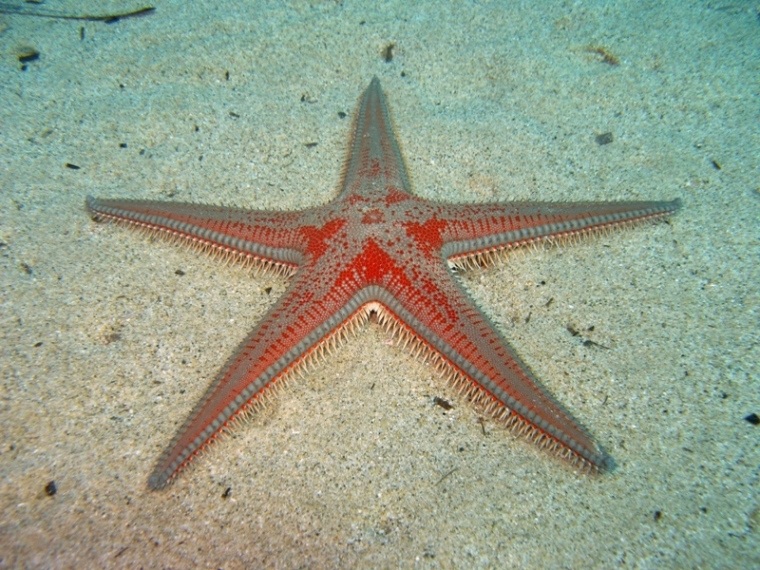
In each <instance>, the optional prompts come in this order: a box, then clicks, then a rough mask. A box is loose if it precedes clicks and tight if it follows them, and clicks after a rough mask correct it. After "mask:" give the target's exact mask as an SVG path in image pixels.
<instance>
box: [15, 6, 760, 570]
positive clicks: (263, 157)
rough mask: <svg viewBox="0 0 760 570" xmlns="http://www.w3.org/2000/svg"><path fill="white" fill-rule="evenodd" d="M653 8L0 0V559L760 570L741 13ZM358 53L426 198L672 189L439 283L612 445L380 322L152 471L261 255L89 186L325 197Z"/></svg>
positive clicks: (759, 29)
mask: <svg viewBox="0 0 760 570" xmlns="http://www.w3.org/2000/svg"><path fill="white" fill-rule="evenodd" d="M19 3H20V2H19ZM409 4H413V6H409ZM661 4H663V3H660V2H640V1H629V2H604V1H596V2H580V1H578V2H556V3H548V2H538V3H534V2H528V1H525V2H485V1H484V2H457V3H443V2H436V1H428V2H415V3H408V2H403V1H399V2H389V3H383V4H382V6H380V5H379V4H378V3H374V2H364V3H360V2H352V1H345V2H335V1H312V2H306V1H294V2H241V1H217V2H210V1H209V2H192V3H190V2H183V1H180V0H174V1H165V2H164V1H161V2H158V3H157V4H156V6H157V7H158V9H157V11H156V12H155V14H153V15H151V16H148V17H144V18H139V19H134V20H124V21H121V22H119V23H116V24H111V25H107V24H103V23H96V22H87V23H81V22H76V21H55V20H44V19H35V18H24V17H20V16H1V17H0V47H1V48H2V49H1V55H2V61H1V62H0V101H1V103H0V242H1V243H0V263H1V264H2V268H1V269H0V284H1V288H0V291H1V294H2V298H1V299H0V327H1V329H0V374H1V377H0V406H1V408H0V426H1V429H0V433H1V434H2V441H1V442H0V443H1V446H0V567H3V568H53V567H56V568H75V567H76V568H83V567H117V568H118V567H123V568H138V567H142V568H192V567H197V568H225V569H228V568H261V567H266V568H328V567H337V568H348V567H361V568H370V567H384V568H395V567H399V568H412V567H419V568H505V567H515V568H528V567H533V568H581V567H583V568H612V567H628V568H708V567H712V568H721V567H722V568H750V567H758V566H759V565H760V499H759V498H758V490H759V485H760V483H759V481H758V479H759V478H760V473H759V469H760V468H759V465H760V451H759V450H760V444H759V440H760V426H756V425H752V423H751V422H749V421H746V420H745V419H744V418H745V417H746V416H748V415H749V414H752V413H760V389H758V377H759V376H758V361H760V354H759V353H760V350H759V349H758V336H759V332H758V329H759V326H760V325H759V323H760V318H759V316H758V313H759V310H758V305H759V301H760V299H759V294H758V283H760V270H759V269H758V268H759V267H760V264H759V263H758V253H759V248H758V230H760V170H759V168H758V164H759V158H760V136H759V134H758V133H759V132H760V131H759V130H758V125H759V124H760V122H759V121H758V118H759V115H760V113H759V111H758V109H759V107H758V103H759V102H760V99H759V95H758V94H759V93H760V64H759V62H760V58H759V57H758V56H759V55H760V20H759V18H758V13H757V10H758V6H757V4H756V3H754V2H741V1H739V0H733V1H732V0H716V1H709V2H708V1H687V2H670V3H668V4H671V6H669V7H662V6H661ZM141 5H142V4H140V3H139V2H137V3H135V2H131V3H130V2H95V1H92V2H53V1H52V0H51V1H48V2H47V3H45V4H44V5H43V6H42V7H43V8H46V9H59V10H62V11H69V12H71V11H82V12H101V11H104V12H105V11H109V10H119V9H122V8H124V7H125V6H126V7H127V8H135V7H139V6H141ZM82 30H83V32H82ZM82 34H83V37H82ZM389 44H394V47H393V49H392V55H393V57H392V60H391V61H385V60H384V58H383V57H382V52H383V50H384V48H385V47H386V46H387V45H389ZM589 47H592V48H598V47H601V48H604V49H606V50H607V51H608V53H609V54H611V55H612V56H614V57H616V58H617V59H618V60H619V64H618V65H611V64H610V63H607V62H605V61H603V56H602V55H601V54H600V53H597V52H595V51H593V50H592V51H589ZM28 48H33V49H36V50H37V51H39V53H40V57H39V59H38V60H36V61H33V62H29V63H28V64H27V68H26V70H22V68H21V67H22V64H21V63H20V62H19V61H18V56H19V55H20V54H22V53H24V50H26V49H28ZM227 74H228V76H227ZM373 75H377V76H378V77H379V78H380V79H381V81H382V85H383V88H384V90H385V92H386V93H387V95H388V99H389V102H390V106H391V109H392V112H393V115H394V118H395V123H396V126H397V131H398V136H399V138H400V140H401V141H402V146H403V150H404V153H405V156H406V158H407V164H408V167H409V170H410V173H411V176H412V178H413V181H414V191H415V192H416V193H417V194H419V195H420V196H424V197H427V198H432V199H442V200H451V201H457V202H466V201H489V200H513V199H514V200H610V199H634V200H638V199H658V200H659V199H672V198H676V197H680V198H681V199H682V200H683V209H682V210H681V211H680V212H679V213H678V214H677V215H676V216H674V217H673V218H672V219H671V220H670V221H669V222H666V223H663V222H660V223H654V224H646V225H643V226H639V227H636V228H632V229H625V230H621V231H619V232H614V233H610V234H609V235H603V236H600V237H598V238H594V239H589V240H584V241H582V242H581V243H577V244H567V245H566V246H565V247H555V248H541V249H537V250H535V249H534V250H526V252H525V253H524V254H516V255H513V256H512V257H511V258H510V259H509V260H508V262H507V263H504V264H501V265H500V266H498V267H493V268H490V269H488V270H483V271H475V272H469V273H467V274H465V275H464V276H463V277H462V280H463V283H464V286H465V287H466V288H467V290H468V291H469V292H470V293H471V294H472V296H473V297H474V298H475V300H476V301H477V303H478V304H479V305H480V306H481V307H482V308H483V311H484V312H485V313H486V314H487V315H488V316H489V317H490V318H491V319H493V321H494V322H495V323H496V325H497V326H498V328H499V329H500V330H501V331H502V332H503V333H504V335H505V337H506V338H508V339H509V341H510V342H511V343H512V344H513V345H514V347H515V348H516V349H517V351H518V352H519V353H520V354H521V355H522V356H523V358H524V359H525V360H526V361H527V362H528V363H529V364H530V366H531V367H532V368H533V370H534V371H535V373H536V374H537V376H538V377H539V378H540V379H541V380H542V382H543V383H544V385H545V386H546V387H547V388H548V389H549V390H550V391H551V393H552V394H553V395H554V396H555V397H556V398H557V399H558V400H559V401H560V402H562V403H563V404H564V405H565V406H566V407H567V408H568V409H569V410H571V411H572V413H573V414H574V415H575V417H577V418H579V419H580V420H581V421H582V422H583V423H584V424H585V426H586V427H587V428H588V429H589V430H590V432H591V433H592V434H593V435H594V437H595V438H596V439H597V440H598V441H599V442H600V443H601V445H603V446H604V447H605V448H606V449H607V451H608V452H609V453H610V454H611V456H612V457H613V458H614V460H615V462H616V464H617V467H616V469H615V470H614V471H612V472H610V473H605V474H602V475H601V476H597V477H593V476H588V475H584V474H582V473H579V472H577V471H576V470H574V469H573V468H571V467H570V466H568V465H566V464H565V463H563V462H562V461H561V460H559V459H557V458H556V457H554V456H552V455H551V454H549V453H547V452H546V451H544V450H541V449H539V448H537V447H536V446H534V445H532V444H530V443H529V442H527V441H524V440H522V439H520V438H519V437H516V436H515V435H514V434H512V433H511V432H509V431H507V430H505V429H504V428H502V427H500V425H499V424H497V423H495V422H494V421H492V420H490V419H487V418H485V419H484V417H483V414H482V410H480V409H478V408H477V407H476V406H473V405H472V404H471V403H469V402H468V401H467V399H466V398H464V397H459V396H457V394H456V393H455V392H454V391H453V390H452V389H451V388H450V387H449V386H447V385H446V384H445V382H444V381H442V380H441V379H439V377H438V376H437V374H436V373H435V371H434V370H433V369H432V367H431V366H430V365H428V364H425V363H423V362H420V361H419V360H417V359H415V358H414V357H413V356H412V355H410V354H408V353H407V352H406V351H405V350H403V348H401V347H399V346H395V345H394V344H393V339H392V338H391V337H389V335H388V334H386V333H385V332H384V331H383V330H382V329H381V328H380V327H379V326H378V325H376V324H372V325H369V326H367V327H365V328H364V330H362V331H361V332H360V333H359V334H358V335H357V336H355V337H354V338H352V339H351V340H350V341H348V342H347V343H346V344H345V346H343V347H342V348H341V349H340V350H337V351H335V352H334V354H333V355H332V357H330V358H329V359H328V361H327V362H325V363H323V364H321V365H319V366H317V367H316V368H315V370H314V371H313V372H311V373H309V374H307V375H306V376H305V377H304V378H303V379H302V380H298V381H292V382H290V383H289V384H288V387H287V389H286V390H284V391H282V392H281V394H280V395H279V397H277V398H276V399H274V400H273V401H272V402H271V403H270V404H269V405H268V406H267V407H266V408H265V410H264V411H263V412H261V413H259V414H257V415H256V416H255V417H254V418H253V419H252V420H251V421H250V422H248V424H247V425H245V426H244V427H242V428H241V429H238V430H236V431H235V432H234V433H233V435H232V437H229V438H226V439H225V440H223V441H221V442H220V443H219V444H217V445H215V446H214V447H213V448H212V449H211V450H210V451H209V452H208V453H207V454H205V455H204V456H203V457H201V458H200V459H199V460H197V461H196V462H195V464H194V467H193V468H191V469H189V470H187V471H186V472H184V473H183V474H182V475H181V476H180V477H179V478H178V479H177V480H176V482H175V484H174V485H172V486H171V487H169V488H168V489H166V490H164V491H161V492H150V491H148V489H147V487H146V479H147V476H148V474H149V472H150V470H151V469H152V466H153V463H154V461H155V460H156V459H157V456H158V455H159V453H160V452H161V451H162V450H163V448H164V446H165V445H167V443H168V441H169V439H170V438H171V437H172V435H173V434H174V431H175V430H176V429H177V427H178V425H179V424H180V423H181V422H182V421H183V420H184V418H185V416H186V415H187V414H188V413H189V412H190V410H191V409H192V407H193V405H194V404H195V403H196V401H197V400H198V399H199V397H200V396H201V394H202V393H203V391H204V390H205V388H206V386H207V385H208V383H209V381H210V379H211V378H212V377H213V375H214V374H215V373H216V371H217V369H218V368H219V367H220V366H221V365H222V364H223V363H224V361H225V360H226V358H227V357H228V356H229V354H230V353H231V352H232V351H233V349H234V347H236V346H237V344H238V343H239V342H240V341H241V340H242V339H243V338H244V336H245V335H246V334H247V332H248V331H249V330H250V329H251V328H252V327H253V326H254V324H255V323H256V322H258V321H259V320H260V319H261V318H262V316H263V315H264V313H265V312H266V310H267V308H268V307H270V306H271V304H272V303H273V300H274V299H276V298H277V296H278V295H279V294H281V293H282V292H283V290H284V288H285V286H286V281H285V280H284V279H282V278H280V277H278V276H276V275H258V276H257V275H254V274H252V273H251V272H250V271H248V270H245V269H242V268H237V267H229V266H224V264H223V263H220V261H219V259H215V258H213V257H207V256H203V255H198V254H197V253H196V252H194V251H192V250H190V249H186V248H183V247H178V246H176V245H172V244H168V243H166V242H163V241H161V240H157V239H151V238H149V237H146V236H144V235H141V234H140V233H137V232H131V231H129V230H126V229H123V228H118V227H116V226H113V225H107V224H95V223H93V222H92V221H91V220H90V219H89V217H88V216H87V214H86V213H85V210H84V199H85V196H86V195H88V194H93V195H97V196H101V197H129V198H150V199H166V200H170V199H171V200H182V201H197V202H210V203H225V204H237V205H240V206H245V207H251V208H275V209H294V208H299V207H305V206H310V205H316V204H321V203H324V202H325V201H327V200H329V199H330V198H331V197H333V196H334V195H335V192H336V188H337V186H338V183H339V176H340V171H341V165H342V163H343V160H344V156H345V146H346V144H347V140H348V134H349V129H350V124H351V121H350V116H351V114H352V113H353V111H354V109H355V107H356V103H357V100H358V97H359V95H360V93H361V92H362V90H363V89H364V88H365V87H366V85H367V84H368V82H369V80H370V78H371V77H372V76H373ZM340 112H344V113H347V115H348V116H347V117H345V118H341V117H340V116H339V113H340ZM607 132H609V133H612V136H613V141H612V142H611V143H610V144H605V145H600V144H598V143H597V140H596V136H597V135H600V134H603V133H607ZM311 143H316V145H314V144H311ZM67 163H68V164H72V165H77V166H79V167H80V168H79V169H72V168H70V167H67V166H66V165H67ZM550 300H551V302H549V301H550ZM568 326H570V327H574V328H575V329H577V330H579V331H581V332H582V333H583V334H582V335H581V337H574V336H572V335H571V334H570V333H569V332H568ZM591 327H593V330H590V328H591ZM584 339H587V340H592V341H594V342H595V343H598V344H599V345H604V346H605V347H607V348H606V349H605V348H600V347H598V346H594V345H590V346H586V345H584V343H583V342H582V341H583V340H584ZM436 396H439V397H441V398H445V399H448V400H450V401H451V402H452V404H453V409H452V410H450V411H445V410H443V409H442V408H441V407H439V406H436V405H435V404H434V403H433V398H434V397H436ZM49 481H55V485H56V487H57V494H55V495H54V496H52V497H51V496H48V495H47V494H46V492H45V486H46V484H47V483H48V482H49ZM227 489H229V491H228V493H227V494H228V496H227V497H226V498H225V497H223V494H224V493H225V490H227Z"/></svg>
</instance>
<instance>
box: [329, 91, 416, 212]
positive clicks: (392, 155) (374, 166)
mask: <svg viewBox="0 0 760 570" xmlns="http://www.w3.org/2000/svg"><path fill="white" fill-rule="evenodd" d="M348 149H349V150H348V158H347V160H346V165H345V167H344V169H343V182H342V184H341V193H340V196H339V198H344V197H346V196H348V195H355V196H357V195H358V196H364V197H365V198H366V197H368V196H371V195H372V193H373V192H376V191H377V189H378V188H383V189H386V190H387V191H393V192H395V193H404V194H407V193H408V191H409V176H408V175H407V172H406V165H405V163H404V157H403V156H402V154H401V148H400V147H399V144H398V141H397V140H396V135H395V134H394V132H393V123H392V121H391V116H390V112H389V111H388V104H387V102H386V100H385V95H384V94H383V90H382V89H381V88H380V81H379V80H378V79H377V77H373V78H372V81H371V82H370V84H369V86H368V87H367V89H366V90H365V91H364V94H363V95H362V97H361V101H360V103H359V110H358V112H357V113H356V115H355V117H354V126H353V131H352V136H351V143H350V144H349V147H348Z"/></svg>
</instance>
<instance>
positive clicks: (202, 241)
mask: <svg viewBox="0 0 760 570" xmlns="http://www.w3.org/2000/svg"><path fill="white" fill-rule="evenodd" d="M86 206H87V210H88V211H89V213H90V216H91V217H92V218H93V219H94V220H96V221H100V220H108V221H115V222H120V223H124V224H127V225H132V226H136V227H140V228H144V229H146V230H149V231H153V232H157V233H160V234H164V235H167V236H170V237H173V238H177V239H180V240H183V241H188V242H190V243H192V244H196V245H199V246H200V247H202V248H207V249H210V250H212V251H215V252H219V253H222V254H224V255H230V256H234V257H242V258H245V259H251V260H254V261H257V262H261V263H262V264H264V265H265V266H267V265H271V266H275V267H278V268H282V269H285V271H286V272H288V271H291V270H293V269H294V268H295V267H297V266H298V265H299V264H300V263H301V262H302V257H303V256H302V253H301V248H299V243H300V241H301V240H300V234H299V228H301V227H303V225H304V224H305V223H306V221H307V220H308V219H309V217H311V216H314V212H315V211H310V210H304V211H300V212H268V211H261V210H244V209H239V208H225V207H223V206H206V205H201V204H188V203H175V202H156V201H147V200H146V201H143V200H101V199H98V198H93V197H92V196H88V197H87V201H86Z"/></svg>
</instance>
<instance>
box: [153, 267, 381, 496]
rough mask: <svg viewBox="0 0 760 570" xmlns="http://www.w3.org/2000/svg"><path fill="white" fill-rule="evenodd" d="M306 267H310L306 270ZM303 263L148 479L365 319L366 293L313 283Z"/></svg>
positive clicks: (176, 464)
mask: <svg viewBox="0 0 760 570" xmlns="http://www.w3.org/2000/svg"><path fill="white" fill-rule="evenodd" d="M310 270H311V271H310ZM313 270H314V268H313V267H305V268H304V271H302V272H299V273H298V274H296V276H295V278H294V280H293V282H292V283H291V285H290V286H289V288H288V290H287V291H286V292H285V294H284V295H283V296H282V297H281V298H280V299H279V301H278V302H277V303H276V304H275V305H274V306H273V307H272V308H271V309H270V310H269V311H268V313H267V314H266V315H265V317H264V318H263V319H262V321H261V322H260V323H259V324H258V325H257V326H256V327H255V328H254V329H253V331H252V332H251V333H250V334H249V336H248V337H247V338H246V339H245V340H244V341H243V342H242V343H241V344H240V346H239V347H238V349H237V350H236V351H235V352H234V353H233V356H232V357H231V358H230V359H229V360H228V361H227V363H226V364H225V365H224V366H223V367H222V369H221V371H220V372H219V374H218V375H217V376H216V379H215V380H214V381H213V382H212V383H211V385H210V386H209V388H208V389H207V390H206V393H205V395H204V396H203V398H202V399H201V400H200V401H199V402H198V404H197V405H196V407H195V408H194V410H193V412H192V413H191V414H190V415H189V416H188V418H187V420H186V421H185V423H184V424H183V426H182V427H181V428H180V429H179V430H178V432H177V434H176V435H175V437H174V439H173V440H172V441H171V443H170V444H169V446H168V447H167V448H166V450H165V451H164V453H163V454H162V456H161V458H160V459H159V461H158V462H157V464H156V466H155V468H154V470H153V472H152V474H151V476H150V478H149V479H148V485H149V487H150V488H152V489H160V488H163V487H165V486H166V485H167V484H169V482H170V481H171V480H173V479H174V477H175V476H176V475H177V474H178V473H179V472H180V471H181V470H182V469H183V468H184V467H186V466H187V465H188V464H189V463H190V462H191V461H192V460H193V459H194V458H195V457H196V456H197V455H198V454H199V453H200V452H201V451H202V450H203V449H204V448H206V447H207V446H208V445H209V444H210V443H211V442H212V441H214V440H215V439H216V437H217V436H218V435H219V434H221V433H223V432H224V431H226V430H227V429H228V428H230V427H231V426H232V424H233V423H234V421H235V420H236V419H238V418H240V417H243V416H245V414H246V413H248V412H250V411H253V409H254V408H255V407H256V405H257V404H259V403H261V402H262V396H264V395H265V394H267V393H268V392H269V390H270V389H271V388H272V387H274V386H275V385H279V384H281V382H280V381H281V380H283V379H288V378H290V377H291V376H292V375H293V374H295V373H299V372H300V371H301V370H302V369H303V368H305V367H307V366H308V365H309V364H310V363H311V362H312V361H313V359H314V358H320V357H323V356H325V354H326V352H328V351H329V350H331V349H332V348H333V347H334V346H335V345H337V344H338V343H339V342H340V340H341V339H342V338H343V336H345V334H346V333H347V332H348V331H352V330H354V329H355V327H356V326H357V325H358V324H360V323H362V322H364V321H366V320H367V318H368V317H369V313H370V310H369V308H368V307H367V295H366V293H364V294H359V295H357V294H356V292H354V293H353V294H352V293H351V292H350V291H349V290H347V289H334V288H328V289H326V290H325V289H324V288H321V287H318V286H317V285H316V284H315V279H314V273H313Z"/></svg>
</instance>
